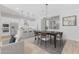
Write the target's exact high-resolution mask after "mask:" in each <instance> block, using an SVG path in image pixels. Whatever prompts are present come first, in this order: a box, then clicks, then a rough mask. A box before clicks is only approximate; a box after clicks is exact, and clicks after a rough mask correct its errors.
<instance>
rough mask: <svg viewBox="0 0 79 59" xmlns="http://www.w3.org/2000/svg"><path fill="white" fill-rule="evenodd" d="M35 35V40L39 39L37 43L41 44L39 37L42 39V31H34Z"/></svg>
mask: <svg viewBox="0 0 79 59" xmlns="http://www.w3.org/2000/svg"><path fill="white" fill-rule="evenodd" d="M34 36H35V40H36V41H37V43H38V44H39V39H40V33H39V32H37V31H34Z"/></svg>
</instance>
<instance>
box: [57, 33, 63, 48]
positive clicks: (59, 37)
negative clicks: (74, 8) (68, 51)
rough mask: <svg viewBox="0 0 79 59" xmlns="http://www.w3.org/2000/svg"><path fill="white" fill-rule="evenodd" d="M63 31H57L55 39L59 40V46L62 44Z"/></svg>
mask: <svg viewBox="0 0 79 59" xmlns="http://www.w3.org/2000/svg"><path fill="white" fill-rule="evenodd" d="M62 37H63V32H57V36H56V39H57V40H59V41H60V47H61V46H62V45H63V38H62Z"/></svg>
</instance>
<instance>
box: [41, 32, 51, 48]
mask: <svg viewBox="0 0 79 59" xmlns="http://www.w3.org/2000/svg"><path fill="white" fill-rule="evenodd" d="M40 40H41V42H40V43H41V44H42V42H43V43H44V45H45V47H46V46H47V45H48V44H47V43H50V36H49V35H48V34H47V33H41V34H40Z"/></svg>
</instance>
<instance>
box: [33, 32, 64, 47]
mask: <svg viewBox="0 0 79 59" xmlns="http://www.w3.org/2000/svg"><path fill="white" fill-rule="evenodd" d="M34 33H36V34H35V40H36V36H37V35H39V34H41V33H45V34H46V35H50V41H51V40H52V39H51V36H54V47H55V48H56V43H57V40H56V37H57V35H58V34H59V35H61V34H62V33H63V32H59V31H34ZM60 33H61V34H60Z"/></svg>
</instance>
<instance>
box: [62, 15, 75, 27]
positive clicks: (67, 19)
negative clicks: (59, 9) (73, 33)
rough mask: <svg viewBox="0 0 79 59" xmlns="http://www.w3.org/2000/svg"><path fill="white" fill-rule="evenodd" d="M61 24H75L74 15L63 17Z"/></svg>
mask: <svg viewBox="0 0 79 59" xmlns="http://www.w3.org/2000/svg"><path fill="white" fill-rule="evenodd" d="M62 24H63V26H76V16H75V15H74V16H68V17H63V20H62Z"/></svg>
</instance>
